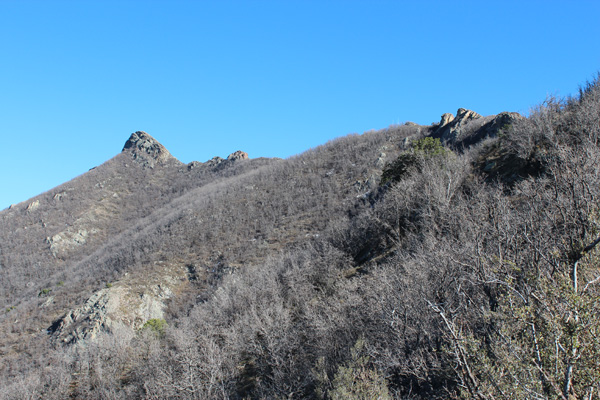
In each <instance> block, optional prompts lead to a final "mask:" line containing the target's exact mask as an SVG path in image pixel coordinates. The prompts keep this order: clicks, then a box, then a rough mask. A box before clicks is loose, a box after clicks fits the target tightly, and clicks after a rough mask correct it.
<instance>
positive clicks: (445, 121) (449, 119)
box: [440, 113, 454, 128]
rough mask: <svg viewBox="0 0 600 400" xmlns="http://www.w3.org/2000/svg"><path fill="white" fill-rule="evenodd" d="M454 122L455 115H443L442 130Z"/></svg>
mask: <svg viewBox="0 0 600 400" xmlns="http://www.w3.org/2000/svg"><path fill="white" fill-rule="evenodd" d="M453 120H454V115H452V114H450V113H445V114H442V120H441V121H440V128H441V127H444V126H446V125H448V124H449V123H450V122H452V121H453Z"/></svg>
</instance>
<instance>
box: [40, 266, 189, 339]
mask: <svg viewBox="0 0 600 400" xmlns="http://www.w3.org/2000/svg"><path fill="white" fill-rule="evenodd" d="M186 282H187V275H186V270H185V269H184V268H183V267H181V266H165V265H156V266H155V268H150V269H149V270H148V271H144V276H143V277H142V276H131V275H129V276H127V277H125V278H124V279H122V280H121V281H119V282H118V283H115V285H114V286H110V287H106V288H104V289H101V290H99V291H97V292H96V293H94V294H93V295H92V296H90V298H88V299H87V301H86V302H85V303H84V304H83V305H82V306H80V307H78V308H76V309H73V310H71V311H69V312H68V313H67V314H66V315H65V316H64V317H63V318H61V319H60V320H59V321H57V322H56V323H55V324H54V325H53V327H51V328H50V330H51V331H53V337H54V339H55V340H58V341H60V342H63V343H74V342H78V341H81V340H93V339H94V338H95V337H96V335H98V333H99V332H103V331H111V330H113V329H115V328H116V327H117V326H119V327H126V328H129V329H133V330H137V329H140V328H142V327H143V325H144V324H145V323H146V322H147V321H148V320H150V319H153V318H156V319H162V318H164V311H165V309H166V300H167V299H169V298H171V297H172V296H173V295H174V293H175V292H177V291H178V290H179V288H180V287H181V285H184V284H186ZM107 286H108V285H107Z"/></svg>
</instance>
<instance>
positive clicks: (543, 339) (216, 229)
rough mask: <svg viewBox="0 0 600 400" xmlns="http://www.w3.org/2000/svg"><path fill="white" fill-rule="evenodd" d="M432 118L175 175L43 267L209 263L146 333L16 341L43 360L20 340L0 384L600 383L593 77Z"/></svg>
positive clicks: (265, 391)
mask: <svg viewBox="0 0 600 400" xmlns="http://www.w3.org/2000/svg"><path fill="white" fill-rule="evenodd" d="M434 128H435V127H434ZM427 133H428V130H427V129H425V128H424V127H421V128H417V127H412V126H402V127H390V128H389V129H387V130H383V131H379V132H370V133H366V134H364V135H351V136H348V137H345V138H340V139H337V140H335V141H333V142H331V143H328V144H326V145H324V146H321V147H319V148H316V149H313V150H310V151H308V152H306V153H303V154H301V155H299V156H296V157H293V158H291V159H289V160H279V161H274V162H270V163H267V165H263V166H258V167H256V168H248V169H246V170H244V171H239V173H232V174H231V175H229V176H227V177H221V178H219V179H215V180H214V181H211V182H208V183H206V184H204V185H197V186H196V187H193V188H186V189H181V190H180V192H179V195H177V196H173V197H172V198H171V199H170V200H169V201H168V202H165V204H164V205H162V206H161V207H160V208H156V209H155V210H153V212H152V213H149V214H148V216H147V217H146V218H142V219H136V220H135V222H133V224H132V226H131V227H128V228H127V229H125V230H123V232H122V233H119V234H116V235H115V237H114V238H113V239H111V240H109V241H108V242H107V243H104V245H103V246H102V247H98V248H97V249H96V250H94V252H90V253H89V254H86V255H85V256H84V257H82V258H81V259H80V260H77V261H76V262H73V263H71V264H68V265H64V267H62V269H60V270H59V272H56V274H55V275H52V274H51V275H50V276H51V277H52V278H53V279H55V280H58V277H60V280H61V281H64V285H62V286H60V287H56V288H53V291H54V292H56V293H57V296H58V295H59V294H60V295H61V296H62V297H61V298H62V301H63V302H64V303H65V304H72V303H75V302H76V301H80V300H81V298H83V297H85V296H86V295H89V293H90V292H91V291H93V290H94V289H95V288H97V287H98V285H100V284H101V283H102V282H106V281H107V279H106V276H107V275H108V276H110V277H111V279H115V280H116V279H118V278H119V276H120V274H122V273H126V272H128V273H134V272H135V271H136V270H143V269H144V268H145V265H147V264H148V263H151V262H153V261H156V260H157V259H164V260H169V259H174V258H181V259H183V260H184V261H185V262H188V263H190V265H192V264H193V266H194V268H197V269H198V270H200V269H206V268H208V269H210V270H212V271H217V272H218V274H216V275H211V274H205V275H202V277H201V279H198V281H194V282H193V283H191V284H190V287H189V289H188V291H187V292H186V293H182V294H181V296H180V297H178V298H176V299H173V300H172V303H171V306H170V310H169V314H168V317H167V320H166V321H155V322H153V323H152V324H151V325H152V326H154V325H156V327H157V328H156V329H154V328H152V326H150V327H149V328H147V329H142V330H140V331H139V332H132V331H131V330H128V329H125V328H123V329H113V330H112V331H111V332H105V333H103V334H102V335H100V336H99V337H98V338H97V339H96V340H95V341H93V342H86V343H84V344H78V345H74V346H56V347H55V348H54V349H52V350H49V349H48V347H47V346H46V345H39V346H38V347H29V348H27V347H25V348H23V349H22V351H23V352H27V351H29V352H31V349H35V350H36V351H38V352H39V354H29V355H28V356H17V355H15V356H14V361H12V362H10V363H8V367H5V370H4V371H3V375H4V376H5V377H6V380H5V382H4V384H3V385H2V389H0V390H2V391H0V393H2V394H3V395H4V396H5V397H10V398H31V397H36V398H37V397H43V398H64V397H65V395H69V396H71V397H72V398H86V399H87V398H99V399H100V398H149V399H151V398H173V399H180V398H183V399H207V398H232V399H237V398H240V399H241V398H316V399H320V398H322V399H330V398H331V399H341V398H381V399H386V398H406V399H419V398H423V399H424V398H427V399H432V398H476V399H515V398H524V399H573V398H578V399H589V400H591V399H593V398H594V396H598V395H600V394H598V391H599V390H600V387H599V385H600V374H599V372H598V371H600V369H599V366H598V361H597V360H598V359H600V341H599V339H598V338H599V335H600V332H599V326H600V321H599V320H598V319H599V318H600V317H599V315H600V309H599V308H600V305H599V303H598V301H599V299H600V296H599V295H600V289H599V288H598V285H600V269H599V268H598V251H599V248H600V227H599V224H600V216H599V210H598V196H599V195H600V165H599V164H600V148H599V143H598V139H599V138H600V81H598V80H596V81H594V82H592V83H590V84H588V85H586V86H585V87H584V88H582V90H581V92H580V95H579V96H578V97H577V98H571V99H566V100H556V99H549V100H548V101H547V102H545V103H544V104H542V105H541V106H539V107H538V108H536V109H534V110H533V111H532V112H531V115H530V116H529V117H528V118H527V119H524V120H522V121H517V122H515V123H514V124H513V125H512V126H507V127H505V129H503V130H502V133H501V135H500V136H499V137H496V138H491V139H486V140H485V141H483V142H481V143H479V144H477V145H474V146H472V147H470V148H468V149H462V148H460V149H459V148H451V143H449V144H448V145H449V146H448V147H442V146H441V144H440V142H439V141H438V140H436V139H432V138H427V137H426V136H427ZM405 138H410V140H407V141H406V142H405V140H404V139H405ZM408 143H411V144H408ZM381 153H386V154H387V160H386V161H387V164H382V163H381V159H382V157H381ZM163 196H164V195H163ZM6 252H7V250H6V247H2V256H3V257H4V258H3V259H2V265H3V266H4V268H6V266H9V265H11V259H10V258H7V257H8V256H7V255H6V254H7V253H6ZM65 264H67V263H65ZM82 271H86V272H85V273H83V272H82ZM74 282H75V283H74ZM76 287H78V288H80V289H77V290H76V289H75V288H76ZM36 295H37V292H36ZM13 298H14V297H13ZM41 302H42V300H41V299H35V301H32V302H26V301H25V300H23V302H22V303H15V304H16V305H17V308H19V307H21V309H20V310H21V311H20V312H23V311H22V310H29V312H30V313H34V312H36V311H35V306H37V305H38V304H39V303H41ZM27 307H29V308H27ZM13 312H15V311H10V313H13ZM10 313H8V314H7V315H10ZM4 323H5V324H8V323H9V320H8V319H7V318H5V320H4ZM11 329H13V330H16V331H17V333H18V334H19V335H22V334H23V333H22V332H21V331H18V328H11ZM44 340H46V339H44ZM43 343H46V342H43ZM23 360H30V362H31V364H29V365H28V366H24V364H23Z"/></svg>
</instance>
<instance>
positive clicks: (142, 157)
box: [123, 131, 177, 168]
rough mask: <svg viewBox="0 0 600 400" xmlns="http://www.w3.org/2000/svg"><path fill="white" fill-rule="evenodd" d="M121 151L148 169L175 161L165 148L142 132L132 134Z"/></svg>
mask: <svg viewBox="0 0 600 400" xmlns="http://www.w3.org/2000/svg"><path fill="white" fill-rule="evenodd" d="M123 151H124V152H126V151H128V152H130V153H131V155H132V157H133V159H134V160H135V161H137V162H139V163H141V164H142V165H144V166H145V167H149V168H154V167H155V166H156V165H160V164H166V163H167V162H169V161H177V160H176V159H175V157H173V156H172V155H171V153H169V151H168V150H167V149H166V148H165V146H163V145H162V144H160V143H159V142H158V141H157V140H156V139H154V138H153V137H152V136H150V135H149V134H147V133H146V132H143V131H137V132H134V133H132V134H131V136H130V137H129V139H128V140H127V142H125V146H123Z"/></svg>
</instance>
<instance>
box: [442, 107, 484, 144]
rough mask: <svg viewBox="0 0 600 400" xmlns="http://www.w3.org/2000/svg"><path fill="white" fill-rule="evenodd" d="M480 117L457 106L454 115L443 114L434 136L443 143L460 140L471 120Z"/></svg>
mask: <svg viewBox="0 0 600 400" xmlns="http://www.w3.org/2000/svg"><path fill="white" fill-rule="evenodd" d="M480 118H482V117H481V115H479V114H477V113H476V112H475V111H471V110H467V109H465V108H459V109H458V111H457V112H456V117H454V116H453V115H452V114H450V113H446V114H443V115H442V118H441V120H440V123H439V125H438V127H437V129H436V131H435V133H434V137H438V138H440V139H441V140H442V141H443V142H445V143H454V142H456V141H460V140H461V137H462V136H463V135H464V133H466V131H467V127H468V125H469V124H470V123H471V122H472V121H473V120H476V119H480Z"/></svg>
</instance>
